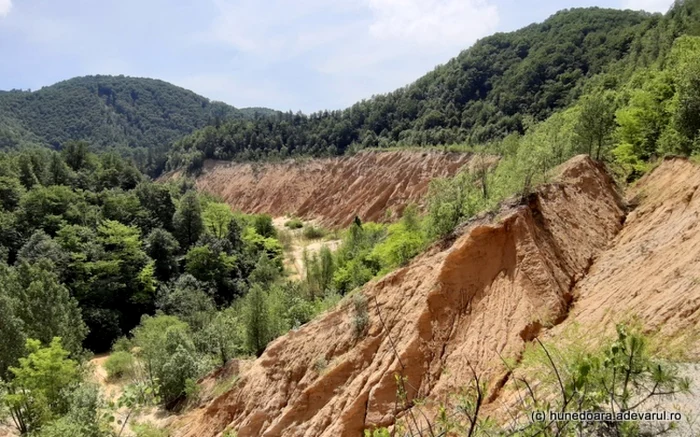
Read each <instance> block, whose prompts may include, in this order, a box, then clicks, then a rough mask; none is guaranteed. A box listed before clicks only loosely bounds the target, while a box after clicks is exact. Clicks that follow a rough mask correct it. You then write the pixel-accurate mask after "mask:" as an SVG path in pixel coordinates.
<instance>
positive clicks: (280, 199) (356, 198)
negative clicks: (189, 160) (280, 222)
mask: <svg viewBox="0 0 700 437" xmlns="http://www.w3.org/2000/svg"><path fill="white" fill-rule="evenodd" d="M471 157H472V155H471V154H464V153H445V152H438V151H426V152H416V151H395V152H381V153H380V152H364V153H358V154H357V155H355V156H349V157H342V158H327V159H313V160H307V161H292V160H288V161H285V162H282V163H231V162H215V161H207V162H206V164H205V169H204V172H203V174H202V175H201V176H199V177H198V178H197V181H196V183H197V188H198V189H199V190H201V191H204V192H208V193H212V194H215V195H218V196H220V197H222V198H223V199H224V200H225V201H226V202H227V203H229V204H230V205H231V206H232V207H233V208H234V209H239V210H242V211H244V212H246V213H267V214H270V215H272V216H283V215H285V214H294V215H297V216H299V217H301V218H305V219H315V220H317V221H318V222H319V223H320V224H322V225H324V226H329V227H345V226H347V225H348V224H350V222H352V220H353V219H354V218H355V216H356V215H357V216H359V217H360V218H361V219H362V220H364V221H382V220H384V219H385V218H386V215H387V211H388V210H389V211H390V212H391V213H392V214H393V216H394V218H395V217H396V216H398V215H399V214H400V213H401V212H402V211H403V208H404V207H405V206H406V205H407V204H408V203H410V202H416V203H420V202H421V200H422V198H423V196H424V194H425V193H426V192H427V189H428V184H429V183H430V180H432V179H434V178H436V177H439V176H450V175H454V174H455V173H457V172H458V171H459V169H461V168H462V167H463V166H465V165H467V164H468V163H469V162H470V160H471ZM491 161H493V159H491ZM169 177H177V175H170V176H169Z"/></svg>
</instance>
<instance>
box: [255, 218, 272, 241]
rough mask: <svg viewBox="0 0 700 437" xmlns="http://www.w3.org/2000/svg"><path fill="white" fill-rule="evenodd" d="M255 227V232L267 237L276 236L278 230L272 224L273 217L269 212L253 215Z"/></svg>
mask: <svg viewBox="0 0 700 437" xmlns="http://www.w3.org/2000/svg"><path fill="white" fill-rule="evenodd" d="M253 228H254V229H255V232H257V233H258V234H259V235H261V236H263V237H265V238H275V237H276V236H277V230H275V226H274V225H273V224H272V217H270V216H269V215H267V214H260V215H256V216H254V217H253Z"/></svg>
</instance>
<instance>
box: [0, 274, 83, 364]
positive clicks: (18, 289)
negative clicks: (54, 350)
mask: <svg viewBox="0 0 700 437" xmlns="http://www.w3.org/2000/svg"><path fill="white" fill-rule="evenodd" d="M2 270H3V272H2V273H0V276H2V281H0V295H4V296H6V297H7V298H9V299H10V300H11V301H14V302H15V304H14V314H15V317H16V318H18V319H20V320H21V321H22V323H21V325H22V333H23V335H24V336H25V337H26V338H33V339H36V340H38V341H40V342H42V343H44V344H48V343H50V342H51V341H52V339H53V338H54V337H61V338H62V340H63V345H64V346H65V347H66V348H67V349H68V350H69V351H70V352H71V353H73V354H75V355H77V354H79V353H80V351H81V350H82V341H83V339H84V338H85V335H86V334H87V329H86V327H85V324H84V323H83V319H82V316H81V311H80V308H79V307H78V302H77V301H76V300H75V299H74V298H73V297H71V295H70V292H69V290H68V289H67V288H66V287H65V286H64V285H62V284H61V283H60V282H59V281H58V278H57V277H56V275H55V274H54V273H53V272H52V270H53V269H52V265H51V264H47V263H46V262H39V263H36V264H34V265H30V264H28V263H26V262H22V263H20V264H19V266H17V267H14V268H2ZM14 326H18V325H14Z"/></svg>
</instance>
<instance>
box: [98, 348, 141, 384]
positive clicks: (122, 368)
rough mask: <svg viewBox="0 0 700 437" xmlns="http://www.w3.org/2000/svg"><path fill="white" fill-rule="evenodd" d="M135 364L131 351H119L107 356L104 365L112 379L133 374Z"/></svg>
mask: <svg viewBox="0 0 700 437" xmlns="http://www.w3.org/2000/svg"><path fill="white" fill-rule="evenodd" d="M134 365H135V363H134V356H133V355H131V353H129V352H126V351H117V352H114V353H112V354H111V355H110V356H109V358H107V360H106V361H105V364H104V367H105V370H106V371H107V376H108V377H109V378H110V379H121V378H124V377H129V376H131V375H132V374H133V372H134Z"/></svg>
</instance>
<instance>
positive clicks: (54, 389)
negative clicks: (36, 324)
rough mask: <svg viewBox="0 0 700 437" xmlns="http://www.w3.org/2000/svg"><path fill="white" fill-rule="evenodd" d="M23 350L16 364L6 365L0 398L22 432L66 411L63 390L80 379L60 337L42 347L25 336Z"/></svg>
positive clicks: (37, 426)
mask: <svg viewBox="0 0 700 437" xmlns="http://www.w3.org/2000/svg"><path fill="white" fill-rule="evenodd" d="M26 353H27V356H26V357H23V358H20V359H19V365H18V366H17V367H10V372H11V373H12V379H11V380H10V382H9V383H8V388H7V390H6V391H4V392H3V393H2V397H1V398H0V400H1V401H2V403H3V404H4V405H5V406H6V407H7V408H8V409H9V410H10V414H11V416H12V419H13V421H14V423H15V425H16V426H17V428H18V430H19V431H20V432H22V433H26V432H28V431H34V430H37V429H39V428H41V426H42V425H43V424H44V423H48V422H49V421H51V420H53V419H55V418H57V417H59V416H61V415H64V414H66V413H67V412H68V409H69V406H70V404H69V402H68V399H67V398H66V396H65V394H66V390H68V389H69V388H71V387H72V386H74V385H75V384H77V383H78V382H79V381H80V373H79V369H78V362H77V361H74V360H71V359H69V358H68V356H69V352H68V351H67V350H65V349H63V347H62V346H61V339H60V338H58V337H56V338H54V339H52V340H51V343H50V344H49V345H47V346H45V347H42V345H41V342H40V341H38V340H32V339H28V340H27V343H26Z"/></svg>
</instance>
